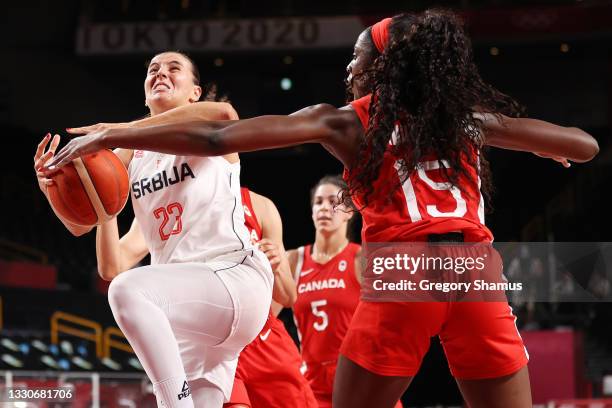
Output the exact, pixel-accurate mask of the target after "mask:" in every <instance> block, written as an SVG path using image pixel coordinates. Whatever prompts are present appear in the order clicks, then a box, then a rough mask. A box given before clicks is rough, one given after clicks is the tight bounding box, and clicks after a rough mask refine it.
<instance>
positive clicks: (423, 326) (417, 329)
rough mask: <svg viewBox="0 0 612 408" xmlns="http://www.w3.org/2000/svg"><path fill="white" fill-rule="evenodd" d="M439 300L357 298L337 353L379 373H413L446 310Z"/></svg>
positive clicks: (401, 374)
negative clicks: (379, 300) (366, 300)
mask: <svg viewBox="0 0 612 408" xmlns="http://www.w3.org/2000/svg"><path fill="white" fill-rule="evenodd" d="M447 310H448V304H447V303H443V302H386V303H383V302H380V303H377V302H359V305H358V306H357V310H356V311H355V314H354V315H353V319H352V320H351V324H350V326H349V329H348V332H347V334H346V336H345V338H344V340H343V342H342V347H341V350H340V352H341V354H342V355H344V356H345V357H347V358H349V359H350V360H352V361H353V362H355V363H357V364H359V365H360V366H361V367H364V368H366V369H367V370H369V371H371V372H373V373H376V374H379V375H383V376H403V377H412V376H414V375H415V374H416V373H417V371H418V369H419V367H420V365H421V361H422V360H423V356H424V355H425V353H426V352H427V350H428V349H429V344H430V341H431V337H432V336H435V335H436V334H438V332H439V330H440V328H441V326H442V324H443V322H444V320H445V318H446V314H447Z"/></svg>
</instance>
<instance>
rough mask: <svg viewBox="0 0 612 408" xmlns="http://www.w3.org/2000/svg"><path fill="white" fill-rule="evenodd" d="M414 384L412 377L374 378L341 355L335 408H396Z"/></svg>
mask: <svg viewBox="0 0 612 408" xmlns="http://www.w3.org/2000/svg"><path fill="white" fill-rule="evenodd" d="M411 381H412V377H399V376H382V375H378V374H374V373H373V372H371V371H368V370H366V369H365V368H363V367H361V366H359V365H358V364H355V363H354V362H353V361H351V360H349V359H348V358H346V357H344V356H342V355H341V356H340V358H339V359H338V368H337V370H336V380H335V382H334V393H333V406H334V408H360V407H363V408H371V407H377V408H393V407H395V406H396V404H397V402H398V400H399V399H400V397H401V396H402V394H403V393H404V391H406V389H407V388H408V386H409V385H410V382H411Z"/></svg>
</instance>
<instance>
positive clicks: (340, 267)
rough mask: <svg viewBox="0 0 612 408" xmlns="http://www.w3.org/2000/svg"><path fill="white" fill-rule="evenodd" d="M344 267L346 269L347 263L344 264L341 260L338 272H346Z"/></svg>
mask: <svg viewBox="0 0 612 408" xmlns="http://www.w3.org/2000/svg"><path fill="white" fill-rule="evenodd" d="M346 267H347V263H346V261H345V260H344V259H343V260H341V261H340V263H338V270H339V271H340V272H344V271H346Z"/></svg>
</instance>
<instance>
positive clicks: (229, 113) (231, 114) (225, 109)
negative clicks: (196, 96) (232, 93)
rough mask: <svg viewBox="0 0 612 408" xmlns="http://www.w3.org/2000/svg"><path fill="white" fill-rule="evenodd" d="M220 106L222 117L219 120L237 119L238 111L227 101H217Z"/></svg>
mask: <svg viewBox="0 0 612 408" xmlns="http://www.w3.org/2000/svg"><path fill="white" fill-rule="evenodd" d="M218 103H219V104H221V107H222V118H221V120H237V119H238V113H237V112H236V110H235V109H234V107H233V106H232V105H231V104H230V103H227V102H218Z"/></svg>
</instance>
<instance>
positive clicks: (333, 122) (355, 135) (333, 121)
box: [319, 105, 364, 168]
mask: <svg viewBox="0 0 612 408" xmlns="http://www.w3.org/2000/svg"><path fill="white" fill-rule="evenodd" d="M332 108H333V110H331V109H330V108H329V107H326V106H323V107H321V108H319V109H321V113H320V118H319V120H322V121H324V123H325V124H326V126H328V127H330V128H331V129H333V130H334V132H332V133H331V137H329V138H328V139H327V140H325V141H323V142H322V145H323V147H324V148H325V149H326V150H327V151H328V152H330V153H331V154H332V155H333V156H334V157H336V158H337V159H338V160H340V161H341V162H342V164H343V165H344V167H346V168H350V167H352V166H353V164H354V162H355V160H356V159H357V157H358V155H359V148H360V146H361V141H362V140H363V137H364V129H363V126H362V125H361V121H360V120H359V116H357V113H356V112H355V110H354V109H353V108H352V107H351V106H350V105H348V106H344V107H342V108H335V107H332Z"/></svg>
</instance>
